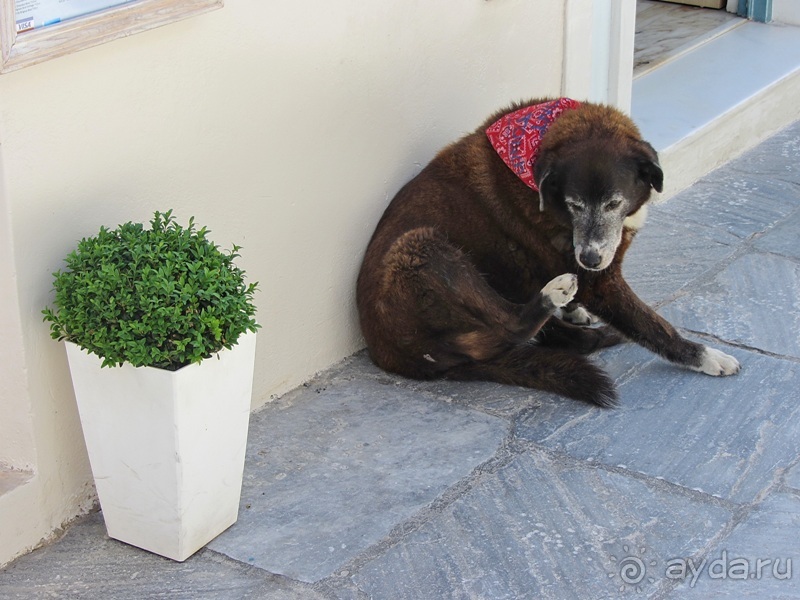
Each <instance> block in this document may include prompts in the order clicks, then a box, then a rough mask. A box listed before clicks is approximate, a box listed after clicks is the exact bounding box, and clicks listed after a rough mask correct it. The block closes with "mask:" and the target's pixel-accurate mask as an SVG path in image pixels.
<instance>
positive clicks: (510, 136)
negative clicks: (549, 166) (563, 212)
mask: <svg viewBox="0 0 800 600" xmlns="http://www.w3.org/2000/svg"><path fill="white" fill-rule="evenodd" d="M580 104H581V103H580V102H577V101H575V100H570V99H569V98H559V99H558V100H552V101H550V102H543V103H542V104H534V105H533V106H526V107H525V108H521V109H519V110H517V111H515V112H512V113H509V114H507V115H505V116H503V117H501V118H500V119H498V120H497V121H495V122H494V123H492V125H491V126H490V127H489V128H488V129H487V130H486V135H487V136H488V138H489V141H490V142H491V144H492V146H494V149H495V150H496V151H497V154H499V155H500V158H502V159H503V162H504V163H506V164H507V165H508V166H509V168H510V169H511V170H512V171H514V173H516V174H517V177H519V178H520V179H522V181H524V182H525V185H527V186H528V187H529V188H531V189H533V190H534V191H537V192H538V191H539V187H538V186H537V185H536V181H534V179H533V165H534V163H535V162H536V159H537V157H538V156H539V145H540V144H541V143H542V138H543V137H544V134H545V133H547V129H548V128H549V127H550V125H552V124H553V121H555V120H556V119H557V118H558V117H559V115H561V113H563V112H564V111H565V110H571V109H574V108H578V107H579V106H580Z"/></svg>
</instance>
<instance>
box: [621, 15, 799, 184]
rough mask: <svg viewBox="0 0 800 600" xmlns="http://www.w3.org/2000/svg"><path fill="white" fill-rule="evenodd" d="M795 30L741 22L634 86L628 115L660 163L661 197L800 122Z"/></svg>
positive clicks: (775, 25)
mask: <svg viewBox="0 0 800 600" xmlns="http://www.w3.org/2000/svg"><path fill="white" fill-rule="evenodd" d="M798 95H800V28H797V27H790V26H783V25H778V24H763V23H754V22H746V23H744V24H742V25H741V26H738V27H735V28H733V29H730V30H729V31H727V32H726V33H724V34H723V35H719V36H716V37H714V38H713V39H711V40H709V41H707V42H705V43H703V44H702V45H700V46H698V47H697V48H695V49H694V50H692V51H690V52H687V53H684V54H682V55H680V56H678V57H677V58H675V59H674V60H672V61H671V62H669V63H666V64H664V65H662V66H660V67H659V68H657V69H655V70H653V71H650V72H648V73H646V74H644V75H642V76H640V77H638V78H636V79H635V80H634V82H633V104H632V108H631V114H632V116H633V119H634V120H635V121H636V123H637V124H638V125H639V127H640V129H641V130H642V134H643V136H644V138H645V139H646V140H648V141H649V142H650V143H652V144H653V146H654V147H655V148H656V150H658V152H659V155H660V157H661V162H662V166H663V167H664V171H665V173H666V181H665V190H664V194H663V197H664V198H668V197H670V196H672V195H674V194H675V193H677V192H679V191H681V190H683V189H685V188H686V187H688V186H689V185H691V184H692V183H693V182H694V181H696V180H697V179H699V178H700V177H702V176H703V175H705V174H706V173H708V172H709V171H711V170H712V169H714V168H716V167H718V166H720V165H722V164H724V163H726V162H728V161H729V160H731V159H733V158H736V157H737V156H739V155H740V154H742V153H743V152H744V151H746V150H748V149H750V148H752V147H753V146H755V145H756V144H758V143H759V142H761V141H762V140H764V139H766V138H767V137H769V136H770V135H772V134H773V133H775V132H776V131H778V130H779V129H781V128H783V127H785V126H787V125H788V124H789V123H792V122H793V121H795V120H796V119H797V118H798V117H800V108H798V105H797V102H796V99H797V98H798Z"/></svg>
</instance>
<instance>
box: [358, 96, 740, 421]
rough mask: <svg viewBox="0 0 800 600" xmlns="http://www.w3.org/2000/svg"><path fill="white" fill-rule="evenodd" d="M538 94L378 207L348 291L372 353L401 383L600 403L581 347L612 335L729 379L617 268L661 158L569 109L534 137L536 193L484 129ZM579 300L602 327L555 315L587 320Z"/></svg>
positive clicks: (611, 393)
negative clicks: (467, 383) (542, 393)
mask: <svg viewBox="0 0 800 600" xmlns="http://www.w3.org/2000/svg"><path fill="white" fill-rule="evenodd" d="M544 101H545V100H541V99H540V100H534V101H531V102H529V103H525V104H518V105H513V106H511V107H510V108H509V109H507V110H504V111H500V112H498V113H497V114H495V115H493V116H492V117H491V118H490V119H488V120H487V121H486V123H485V124H484V125H482V126H481V127H479V128H478V129H477V130H476V131H475V132H473V133H472V134H470V135H467V136H466V137H464V138H462V139H461V140H459V141H457V142H455V143H454V144H452V145H450V146H449V147H447V148H445V149H444V150H442V151H441V152H440V153H439V154H438V155H437V156H436V157H435V158H434V159H433V160H432V161H431V163H430V164H428V165H427V166H426V167H425V168H424V169H423V170H422V171H421V172H420V173H419V175H417V176H416V177H415V178H414V179H413V180H411V181H410V182H409V183H408V184H406V185H405V187H403V188H402V189H401V190H400V191H399V192H398V194H397V195H396V196H395V198H394V200H392V202H391V204H390V205H389V207H388V208H387V209H386V212H385V213H384V215H383V217H382V219H381V220H380V222H379V224H378V226H377V229H376V231H375V233H374V235H373V237H372V240H371V241H370V243H369V246H368V248H367V251H366V255H365V257H364V262H363V264H362V267H361V272H360V274H359V277H358V286H357V303H358V310H359V316H360V320H361V328H362V332H363V334H364V337H365V339H366V341H367V345H368V347H369V353H370V356H371V358H372V360H373V361H374V362H375V363H376V364H377V365H378V366H380V367H382V368H383V369H385V370H387V371H391V372H395V373H399V374H401V375H405V376H407V377H411V378H416V379H431V378H438V377H444V378H450V379H481V380H491V381H498V382H501V383H507V384H514V385H520V386H526V387H532V388H538V389H542V390H547V391H551V392H556V393H558V394H562V395H565V396H569V397H571V398H576V399H579V400H585V401H588V402H592V403H595V404H598V405H601V406H610V405H613V404H615V403H616V400H617V395H616V390H615V388H614V384H613V382H612V381H611V379H610V378H609V377H608V376H607V375H606V374H605V373H604V372H603V371H602V370H601V369H599V368H598V367H596V366H595V365H594V364H592V363H591V362H590V361H589V360H587V359H586V358H585V357H584V356H582V354H587V353H590V352H592V351H594V350H596V349H597V348H600V347H604V346H609V345H612V344H615V343H618V342H619V341H621V340H622V339H623V337H622V336H620V335H619V333H621V334H623V336H625V337H627V338H630V339H631V340H633V341H635V342H637V343H639V344H641V345H642V346H644V347H645V348H648V349H649V350H651V351H653V352H656V353H658V354H660V355H661V356H663V357H664V358H666V359H667V360H670V361H672V362H674V363H677V364H680V365H684V366H686V367H689V368H692V369H695V370H697V371H702V372H704V373H708V374H710V375H730V374H733V373H736V372H737V371H738V369H739V365H738V363H737V362H736V359H734V358H733V357H730V356H728V355H726V354H723V353H722V352H720V351H718V350H714V349H712V348H708V347H706V346H703V345H701V344H697V343H694V342H691V341H689V340H686V339H685V338H683V337H682V336H681V335H680V334H679V333H678V332H677V331H676V330H675V328H674V327H672V326H671V325H670V324H669V323H667V322H666V321H665V320H664V319H663V318H662V317H661V316H659V315H658V314H657V313H656V312H655V311H653V310H652V309H651V308H649V307H648V306H647V305H646V304H645V303H644V302H643V301H642V300H640V299H639V298H638V297H637V296H636V294H634V292H633V291H632V290H631V288H630V287H629V286H628V284H627V283H626V282H625V280H624V279H623V277H622V258H623V256H624V254H625V252H626V250H627V249H628V247H629V245H630V243H631V240H632V239H633V237H634V236H635V234H636V230H637V229H638V228H639V227H640V226H641V224H642V222H643V220H644V216H645V214H646V210H647V206H646V204H647V202H648V200H649V199H650V195H651V190H653V189H655V190H656V191H661V189H662V184H663V174H662V171H661V167H660V166H659V164H658V157H657V155H656V152H655V151H654V150H653V148H652V147H651V146H650V145H649V144H648V143H646V142H644V141H642V139H641V136H640V133H639V131H638V129H637V128H636V126H635V125H634V124H633V122H632V121H631V120H630V119H629V118H628V117H626V116H625V115H623V114H622V113H621V112H619V111H617V110H615V109H613V108H610V107H607V106H602V105H596V104H590V103H583V104H581V105H580V106H579V107H578V108H577V109H575V110H569V111H566V112H564V113H563V114H562V115H561V116H560V117H559V118H558V119H557V120H556V121H555V122H554V123H553V124H552V125H551V126H550V128H549V129H548V131H547V133H546V134H545V135H544V137H543V139H542V144H541V154H540V156H539V158H538V160H537V162H536V164H535V166H534V178H535V181H536V183H537V185H538V187H539V188H540V192H539V194H537V193H536V192H535V191H533V190H532V189H531V188H529V187H528V186H526V185H525V184H524V183H523V182H522V181H521V180H520V179H519V178H518V177H517V176H516V175H515V174H514V173H513V172H512V170H511V169H510V168H509V167H508V166H506V165H505V164H504V163H503V161H502V160H501V158H500V157H499V156H498V155H497V153H496V152H495V150H494V149H493V148H492V146H491V145H490V143H489V141H488V139H487V137H486V135H485V130H486V128H487V127H488V126H489V125H491V124H492V123H494V122H495V121H496V120H497V119H499V118H500V117H501V116H503V115H504V114H507V113H509V112H512V111H514V110H517V109H519V108H521V107H523V106H527V105H530V104H538V103H541V102H544ZM540 202H541V203H542V206H541V210H540ZM548 282H549V283H548ZM577 302H579V303H580V304H582V305H583V306H585V307H586V308H587V309H588V311H589V312H590V313H592V314H594V315H597V316H598V317H600V318H601V319H602V320H603V321H605V323H607V324H608V325H606V326H602V327H595V328H587V327H578V326H576V325H573V324H570V323H566V322H564V321H562V320H560V319H558V318H556V317H554V313H555V312H556V310H557V308H560V307H564V309H563V310H564V312H565V314H567V315H569V316H571V317H572V318H573V319H577V320H578V321H581V322H584V323H587V322H589V321H590V319H591V317H590V315H589V313H587V312H586V310H584V309H583V308H581V307H580V306H579V305H577V304H576V303H577ZM609 325H610V326H609Z"/></svg>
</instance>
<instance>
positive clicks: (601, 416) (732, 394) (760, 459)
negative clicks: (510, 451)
mask: <svg viewBox="0 0 800 600" xmlns="http://www.w3.org/2000/svg"><path fill="white" fill-rule="evenodd" d="M722 349H723V350H724V351H726V352H729V353H731V354H733V355H734V356H736V357H737V358H738V359H739V360H740V362H741V363H742V367H743V368H742V371H741V372H740V373H739V374H738V375H736V376H733V377H725V378H716V377H709V376H707V375H703V374H700V373H694V372H692V371H686V370H683V369H680V368H678V367H675V366H673V365H670V364H668V363H666V362H664V361H662V360H661V359H658V358H655V359H651V360H649V361H646V362H643V363H642V364H641V365H640V366H639V367H638V368H637V369H636V370H635V371H634V372H632V373H630V374H629V375H627V376H626V377H624V378H622V381H621V384H620V388H619V391H620V397H621V406H620V407H619V408H617V409H615V410H602V409H597V408H591V407H584V406H581V405H579V404H577V403H572V404H565V403H553V404H545V405H543V406H542V408H541V409H539V410H538V411H534V412H532V413H531V414H530V415H528V416H527V418H526V419H525V420H524V421H523V422H522V423H520V425H519V427H518V431H517V433H518V435H519V436H521V437H524V438H525V439H528V440H530V441H532V442H535V443H536V444H540V445H542V446H545V447H547V448H550V449H552V450H554V451H557V452H562V453H565V454H568V455H570V456H573V457H575V458H579V459H582V460H588V461H594V462H598V463H603V464H606V465H609V466H612V467H621V468H624V469H627V470H631V471H636V472H640V473H644V474H647V475H648V476H651V477H658V478H663V479H665V480H667V481H670V482H673V483H676V484H678V485H681V486H684V487H686V488H691V489H696V490H701V491H703V492H705V493H708V494H712V495H716V496H720V497H722V498H726V499H729V500H732V501H734V502H741V503H747V502H752V501H753V499H754V498H755V497H756V496H757V495H758V494H759V493H760V492H761V491H762V490H764V489H765V488H767V487H768V486H769V485H770V484H771V483H772V481H773V480H774V478H775V477H776V476H777V473H778V469H784V468H786V467H788V466H789V465H790V464H791V463H792V461H793V460H794V459H795V457H796V456H797V455H798V454H799V453H800V404H798V402H797V381H798V377H799V376H800V364H797V363H795V362H790V361H785V360H780V359H775V358H770V357H768V356H763V355H758V354H754V353H749V352H742V351H739V350H735V349H733V350H732V349H730V348H724V347H723V348H722ZM627 351H628V352H635V348H631V349H628V350H627Z"/></svg>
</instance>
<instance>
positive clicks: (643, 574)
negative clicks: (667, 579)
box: [608, 546, 658, 592]
mask: <svg viewBox="0 0 800 600" xmlns="http://www.w3.org/2000/svg"><path fill="white" fill-rule="evenodd" d="M646 554H647V548H645V547H639V548H633V547H631V546H623V547H622V556H620V557H619V558H618V557H617V556H613V555H612V556H610V557H609V558H610V559H611V561H612V562H613V563H614V566H615V569H614V573H609V574H608V576H609V577H618V578H619V579H620V580H621V581H622V583H623V584H624V585H621V586H620V588H619V591H620V592H623V591H625V589H626V587H627V586H634V587H636V589H637V591H641V590H642V585H644V584H645V583H655V581H656V580H655V577H653V574H654V572H651V574H650V575H649V576H648V573H647V569H648V567H650V569H651V571H653V569H654V568H655V567H656V566H657V565H658V562H657V561H656V560H654V559H651V558H648V557H647V556H646Z"/></svg>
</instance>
